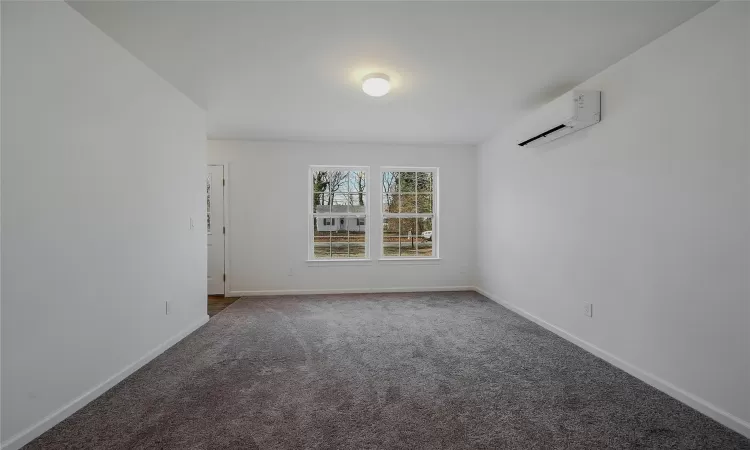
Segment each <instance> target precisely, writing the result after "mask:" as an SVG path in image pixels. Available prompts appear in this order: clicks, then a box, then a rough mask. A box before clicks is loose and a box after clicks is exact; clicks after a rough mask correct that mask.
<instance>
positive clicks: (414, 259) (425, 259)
mask: <svg viewBox="0 0 750 450" xmlns="http://www.w3.org/2000/svg"><path fill="white" fill-rule="evenodd" d="M386 172H432V173H433V176H432V214H418V213H412V214H410V213H405V214H400V213H399V214H394V213H388V214H387V215H386V213H384V212H383V174H384V173H386ZM378 193H379V196H380V197H379V198H378V211H379V219H380V220H379V222H378V223H380V224H381V225H380V253H379V255H380V256H379V258H378V261H380V262H384V263H389V262H393V263H398V264H405V263H417V264H419V263H420V262H421V263H422V264H436V263H438V262H439V261H440V260H441V258H440V234H439V228H440V219H439V214H440V168H439V167H411V166H381V167H380V178H379V179H378ZM370 195H372V194H370ZM388 217H391V218H401V217H406V218H408V217H432V236H433V237H432V256H385V255H384V254H383V226H382V223H383V220H384V219H386V218H388ZM368 231H369V230H368Z"/></svg>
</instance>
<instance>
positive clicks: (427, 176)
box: [381, 168, 437, 259]
mask: <svg viewBox="0 0 750 450" xmlns="http://www.w3.org/2000/svg"><path fill="white" fill-rule="evenodd" d="M436 179H437V168H383V169H382V173H381V196H382V199H381V212H382V216H383V228H382V234H381V236H382V242H381V244H382V245H381V256H382V257H383V258H386V259H389V258H394V259H395V258H398V259H401V258H437V239H436V238H437V233H436V228H437V220H436V217H437V212H436V206H435V205H436V198H437V189H436V187H437V186H436V184H437V183H436ZM389 230H390V232H389ZM394 232H395V236H394V235H393V233H394ZM425 232H430V233H429V238H428V234H425ZM394 238H395V240H396V245H393V242H394V241H393V240H394ZM394 250H395V252H394Z"/></svg>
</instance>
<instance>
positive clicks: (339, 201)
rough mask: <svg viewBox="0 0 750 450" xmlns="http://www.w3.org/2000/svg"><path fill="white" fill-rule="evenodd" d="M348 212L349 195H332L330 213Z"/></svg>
mask: <svg viewBox="0 0 750 450" xmlns="http://www.w3.org/2000/svg"><path fill="white" fill-rule="evenodd" d="M348 210H349V194H334V195H333V206H331V212H332V213H337V212H338V213H342V212H344V213H345V212H347V211H348Z"/></svg>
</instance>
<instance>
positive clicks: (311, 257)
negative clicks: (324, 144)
mask: <svg viewBox="0 0 750 450" xmlns="http://www.w3.org/2000/svg"><path fill="white" fill-rule="evenodd" d="M316 170H339V171H344V170H346V171H364V172H365V196H366V198H367V200H366V203H365V212H364V215H363V214H362V213H336V214H335V215H334V214H320V213H315V212H314V211H313V204H312V198H313V187H312V176H313V172H314V171H316ZM370 182H371V179H370V166H336V165H312V166H310V167H308V169H307V263H308V265H339V264H341V263H353V265H357V264H362V263H369V262H371V261H372V259H371V258H370V224H371V223H372V215H371V214H370V211H371V209H370V208H371V203H372V198H371V195H372V194H371V192H372V186H371V184H370ZM363 216H364V218H365V257H364V258H315V250H314V248H313V245H314V239H315V236H314V231H313V229H314V228H313V221H314V220H315V218H316V217H320V218H333V219H335V218H340V217H352V218H357V217H363Z"/></svg>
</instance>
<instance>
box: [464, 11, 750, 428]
mask: <svg viewBox="0 0 750 450" xmlns="http://www.w3.org/2000/svg"><path fill="white" fill-rule="evenodd" d="M748 24H750V4H747V3H740V2H736V3H735V2H730V3H724V2H722V3H719V4H717V5H716V6H713V7H712V8H710V9H709V10H707V11H706V12H704V13H702V14H700V15H698V16H697V17H695V18H694V19H692V20H691V21H689V22H687V23H685V24H683V25H682V26H680V27H678V28H676V29H675V30H673V31H672V32H670V33H668V34H667V35H665V36H663V37H661V38H660V39H658V40H656V41H654V42H653V43H651V44H649V45H648V46H646V47H644V48H642V49H640V50H639V51H637V52H636V53H634V54H632V55H631V56H629V57H627V58H625V59H624V60H622V61H620V62H619V63H617V64H615V65H614V66H612V67H610V68H608V69H607V70H605V71H604V72H602V73H600V74H599V75H597V76H595V77H593V78H592V79H590V80H588V81H587V82H585V83H584V84H583V85H582V86H581V87H584V88H590V89H600V90H602V91H603V121H602V122H601V123H600V124H598V125H596V126H594V127H592V128H589V129H588V130H585V131H582V132H579V133H576V134H574V135H571V136H569V137H568V138H565V139H563V140H560V141H556V142H554V143H552V144H548V145H546V146H543V147H541V148H539V149H537V150H529V149H522V148H519V147H517V146H516V145H515V143H516V142H517V138H518V137H519V136H521V135H523V136H524V137H526V135H529V134H530V131H531V130H532V129H534V127H533V122H534V120H533V115H532V116H531V117H530V118H529V119H526V120H523V121H521V122H520V123H518V124H517V125H515V126H512V127H510V128H509V129H508V130H505V131H503V132H502V133H501V134H500V135H498V136H497V137H495V138H494V139H492V140H491V141H489V142H487V143H486V144H484V145H482V146H481V148H480V150H479V156H478V168H479V187H478V192H479V205H480V206H479V220H478V224H479V230H478V233H477V236H478V238H479V252H478V267H479V285H480V287H481V288H482V289H484V290H486V291H487V292H489V293H490V294H491V295H492V296H493V297H495V298H497V299H499V300H502V301H506V302H508V303H510V304H511V305H514V306H516V307H518V308H521V309H523V310H525V311H526V312H528V313H529V314H531V315H533V316H536V317H537V318H539V319H541V320H544V321H546V322H548V323H550V324H551V325H553V326H557V327H559V328H560V329H562V330H564V332H567V333H570V334H572V335H573V336H576V337H578V338H580V339H582V340H583V341H586V342H588V343H589V344H592V345H593V346H596V347H598V348H599V349H601V350H602V351H603V352H608V353H609V354H610V355H612V356H613V357H614V358H616V359H619V361H620V365H621V366H626V365H627V364H630V365H632V366H631V368H634V370H632V371H633V372H634V373H638V374H639V375H640V376H641V377H642V378H648V377H649V376H653V377H654V378H653V379H652V380H651V381H652V382H653V383H654V384H655V385H659V386H660V387H661V388H662V389H666V390H668V391H669V390H670V389H671V388H670V387H669V386H668V385H667V384H664V383H671V385H673V386H672V388H675V389H678V390H683V391H684V392H683V393H682V394H680V393H679V392H678V391H676V390H671V392H672V394H673V395H676V396H678V398H681V399H683V400H686V401H688V402H689V403H691V404H692V405H693V406H696V407H698V408H699V409H700V410H702V411H706V412H709V413H710V414H712V415H713V416H714V417H717V418H718V419H719V420H721V421H723V422H724V423H725V424H729V425H730V426H733V427H734V428H735V429H738V430H740V431H742V432H743V433H745V434H748V433H750V428H748V422H750V334H749V333H750V331H749V330H750V323H749V322H750V282H749V281H748V280H750V276H749V275H750V232H749V230H750V140H749V139H748V128H749V127H750V114H749V113H748V108H749V107H750V106H749V105H750V91H749V90H750V73H749V66H750V57H749V56H748V48H750V46H748V43H749V42H750V35H749V34H748V33H749V32H748V30H749V29H750V27H749V26H748ZM583 302H591V303H593V305H594V309H593V310H594V315H593V318H588V317H585V316H584V314H583ZM691 395H692V396H693V397H692V398H691V397H690V396H691Z"/></svg>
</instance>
